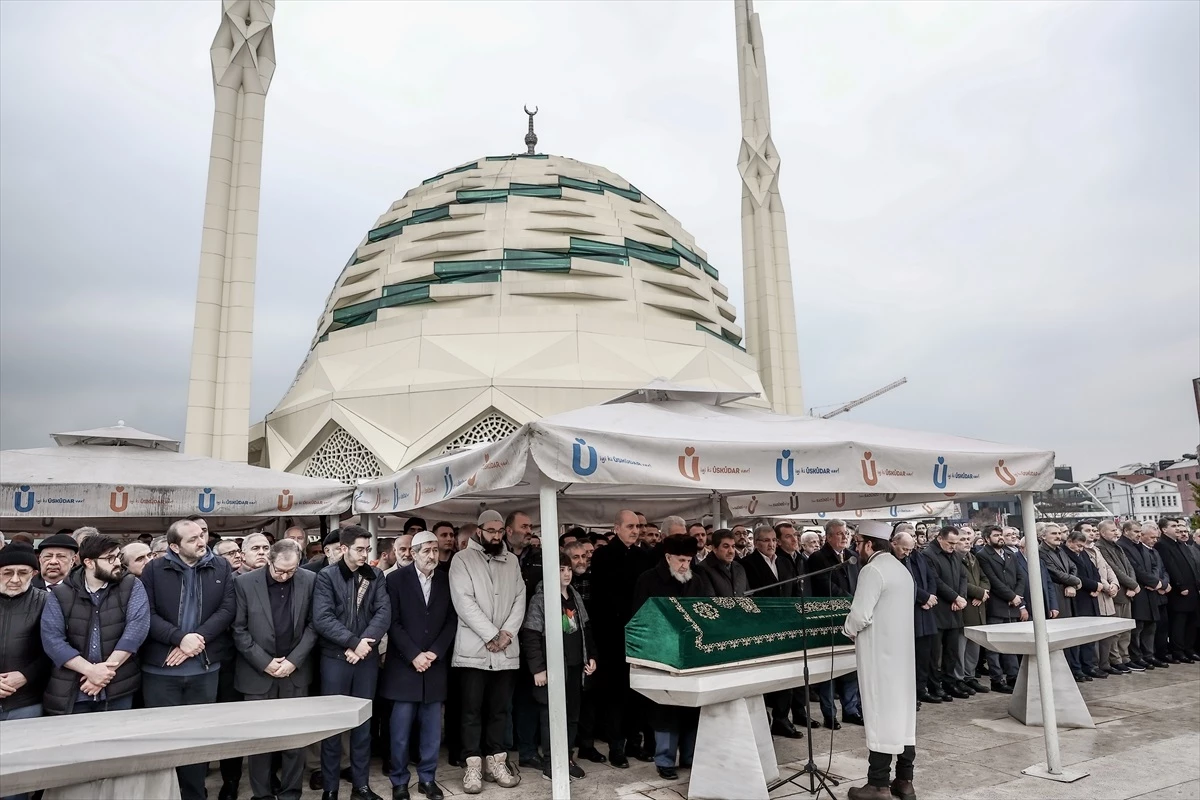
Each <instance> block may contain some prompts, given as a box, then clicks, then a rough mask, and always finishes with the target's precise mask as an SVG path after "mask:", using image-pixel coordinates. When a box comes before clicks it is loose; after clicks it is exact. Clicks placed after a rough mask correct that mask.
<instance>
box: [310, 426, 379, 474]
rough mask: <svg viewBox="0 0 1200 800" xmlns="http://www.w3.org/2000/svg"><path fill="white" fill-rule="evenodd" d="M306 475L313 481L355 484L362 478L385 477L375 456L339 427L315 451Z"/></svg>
mask: <svg viewBox="0 0 1200 800" xmlns="http://www.w3.org/2000/svg"><path fill="white" fill-rule="evenodd" d="M304 474H305V475H307V476H308V477H310V478H332V479H334V480H337V481H341V482H342V483H351V484H352V483H354V482H355V481H357V480H358V479H359V478H378V477H380V476H382V475H383V469H382V468H381V467H380V464H379V459H377V458H375V455H374V453H372V452H371V451H370V450H368V449H367V448H366V445H364V444H363V443H362V442H360V441H359V440H358V439H355V438H354V437H353V436H351V435H350V434H349V433H347V432H346V429H345V428H343V427H341V426H340V425H339V426H337V427H335V428H334V429H333V432H332V433H330V434H329V438H328V439H326V440H325V442H324V444H322V445H321V446H320V447H318V448H317V449H316V450H315V451H314V452H313V454H312V456H311V457H310V458H309V459H308V464H307V465H306V466H305V467H304Z"/></svg>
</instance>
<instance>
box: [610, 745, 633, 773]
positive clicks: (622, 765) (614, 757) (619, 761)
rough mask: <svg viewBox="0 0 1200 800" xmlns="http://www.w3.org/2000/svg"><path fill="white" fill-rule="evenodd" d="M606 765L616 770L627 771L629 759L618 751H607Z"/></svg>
mask: <svg viewBox="0 0 1200 800" xmlns="http://www.w3.org/2000/svg"><path fill="white" fill-rule="evenodd" d="M608 763H610V764H612V765H613V766H614V767H616V768H617V769H629V759H628V758H626V757H625V753H624V752H622V751H620V750H609V751H608Z"/></svg>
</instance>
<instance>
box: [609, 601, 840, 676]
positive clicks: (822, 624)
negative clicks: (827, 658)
mask: <svg viewBox="0 0 1200 800" xmlns="http://www.w3.org/2000/svg"><path fill="white" fill-rule="evenodd" d="M850 603H851V599H850V598H848V597H809V598H805V600H804V613H801V610H800V601H799V599H797V598H787V597H762V598H759V597H651V598H650V599H648V600H647V601H646V603H645V605H643V606H642V607H641V608H640V609H638V612H637V613H636V614H634V616H633V619H631V620H630V621H629V624H628V625H627V626H625V655H626V656H627V657H628V658H630V659H638V660H639V661H642V662H651V663H654V664H662V665H664V666H667V667H669V668H672V669H677V670H685V669H695V668H697V667H712V666H718V665H721V664H727V663H731V662H734V661H746V660H750V659H755V658H764V657H767V656H778V655H781V654H786V653H791V652H799V651H801V650H803V649H804V642H805V641H806V639H805V636H804V633H805V627H806V626H807V644H808V648H809V650H812V649H813V648H816V647H822V646H824V647H829V646H830V645H833V644H837V645H845V644H852V643H853V642H851V640H850V639H848V638H847V637H846V636H845V635H844V634H843V633H842V625H843V624H844V623H845V621H846V615H847V614H848V613H850Z"/></svg>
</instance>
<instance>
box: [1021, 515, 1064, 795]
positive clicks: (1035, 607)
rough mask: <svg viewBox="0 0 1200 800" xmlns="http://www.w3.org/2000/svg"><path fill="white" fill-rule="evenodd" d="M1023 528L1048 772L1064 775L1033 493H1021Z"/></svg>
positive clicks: (1028, 603)
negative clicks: (1051, 675) (1051, 676)
mask: <svg viewBox="0 0 1200 800" xmlns="http://www.w3.org/2000/svg"><path fill="white" fill-rule="evenodd" d="M1020 496H1021V527H1022V528H1024V533H1025V561H1026V562H1027V563H1028V565H1029V599H1028V602H1026V606H1027V607H1028V608H1029V614H1030V617H1031V618H1032V619H1033V646H1034V651H1035V652H1036V653H1037V680H1038V694H1040V695H1041V697H1040V700H1041V703H1042V734H1043V736H1044V737H1045V740H1046V771H1047V772H1048V773H1050V775H1062V755H1061V754H1060V753H1059V750H1058V717H1057V715H1056V714H1055V710H1054V687H1053V685H1052V684H1051V681H1050V641H1049V639H1047V638H1046V604H1045V602H1044V596H1045V595H1044V593H1045V590H1046V588H1047V587H1044V586H1042V559H1041V553H1040V552H1039V548H1040V543H1039V542H1038V539H1037V530H1036V528H1037V517H1036V513H1035V510H1034V507H1033V492H1021V495H1020Z"/></svg>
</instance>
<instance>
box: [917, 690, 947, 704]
mask: <svg viewBox="0 0 1200 800" xmlns="http://www.w3.org/2000/svg"><path fill="white" fill-rule="evenodd" d="M917 702H919V703H940V702H942V698H941V697H939V696H937V695H932V694H930V693H929V692H927V691H925V692H917Z"/></svg>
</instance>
